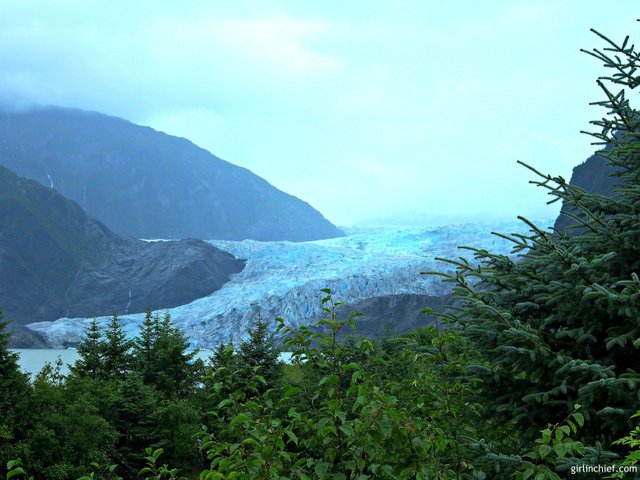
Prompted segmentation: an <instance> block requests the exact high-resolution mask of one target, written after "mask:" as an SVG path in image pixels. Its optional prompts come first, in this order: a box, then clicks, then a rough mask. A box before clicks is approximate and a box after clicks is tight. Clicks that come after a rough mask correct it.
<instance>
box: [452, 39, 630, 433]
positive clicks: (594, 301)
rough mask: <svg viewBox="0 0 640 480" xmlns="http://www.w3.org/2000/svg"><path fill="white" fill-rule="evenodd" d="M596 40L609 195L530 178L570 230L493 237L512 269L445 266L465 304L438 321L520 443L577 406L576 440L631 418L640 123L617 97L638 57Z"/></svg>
mask: <svg viewBox="0 0 640 480" xmlns="http://www.w3.org/2000/svg"><path fill="white" fill-rule="evenodd" d="M602 38H603V39H604V40H605V41H606V42H607V47H606V48H605V49H604V50H594V51H593V52H590V53H591V54H592V55H593V56H595V57H597V58H598V59H600V60H602V61H603V62H604V64H605V67H607V68H609V69H611V70H610V71H612V72H614V73H613V74H612V75H611V76H608V77H602V78H600V79H599V80H598V84H599V85H600V87H601V88H602V90H603V91H604V93H605V97H606V99H605V100H604V101H603V102H600V103H599V105H601V106H603V107H605V108H606V109H607V111H608V116H607V117H605V118H604V119H602V120H600V121H597V122H593V123H594V124H596V125H598V126H600V127H601V128H602V131H601V132H599V133H596V134H594V135H595V137H596V138H597V139H598V140H599V141H600V142H602V143H603V144H604V145H605V146H606V147H607V148H606V149H605V150H603V151H600V152H598V153H599V154H600V155H602V156H604V157H605V158H607V159H608V162H609V164H610V165H612V166H613V167H615V173H614V175H616V176H618V177H619V179H620V185H619V187H618V188H617V189H616V192H615V195H614V196H612V197H608V196H604V195H600V194H595V193H589V192H587V191H585V190H583V189H581V188H579V187H576V186H572V185H569V184H568V183H567V182H566V181H565V180H564V179H563V178H562V177H553V176H550V175H544V174H541V173H540V172H538V171H536V170H534V169H533V168H531V167H529V168H531V170H532V171H533V172H534V173H535V174H536V175H539V177H540V179H539V180H537V181H535V182H532V183H535V184H537V185H539V186H542V187H544V188H546V189H548V190H549V193H550V194H551V195H552V197H553V199H554V201H555V200H561V201H563V202H564V206H565V208H564V214H565V215H569V216H570V217H571V219H572V221H573V222H574V223H575V227H576V228H574V229H573V230H571V231H555V230H553V231H547V230H542V229H540V228H538V227H537V226H536V225H534V224H533V223H531V222H529V221H528V220H526V219H524V218H522V217H521V218H522V220H523V221H525V222H527V223H528V224H529V226H530V227H531V233H530V235H513V236H509V235H500V236H503V237H505V238H508V239H509V240H511V241H512V242H513V243H514V247H515V253H518V255H519V258H518V259H517V260H516V259H513V258H509V257H507V256H504V255H496V254H493V253H490V252H488V251H486V250H478V249H470V250H472V251H473V252H474V256H475V258H476V260H478V261H479V265H478V266H473V265H472V264H471V263H470V262H468V261H467V260H465V259H462V260H446V261H447V262H448V263H450V264H453V265H454V266H455V267H456V268H457V271H456V273H455V274H453V275H446V276H447V277H448V280H449V281H452V282H455V296H456V297H457V298H458V299H459V300H460V301H461V304H462V306H461V311H460V312H458V313H456V312H451V313H449V314H447V315H446V316H448V317H450V319H452V320H454V321H456V322H459V323H460V324H462V325H463V328H464V332H465V334H466V336H467V337H468V338H469V339H471V340H472V341H473V342H474V343H475V344H476V345H477V347H478V349H479V351H481V352H483V354H484V356H485V359H486V362H487V366H486V368H485V367H484V366H482V368H481V369H480V370H479V371H480V377H481V378H482V381H483V385H484V391H485V396H486V398H485V403H486V404H487V405H489V406H490V412H491V414H492V415H496V416H497V418H499V419H502V421H503V422H504V424H507V425H508V424H509V422H512V421H514V422H516V426H517V428H519V429H521V431H522V432H523V433H525V437H528V436H529V434H533V435H535V432H536V431H537V428H538V426H541V425H545V424H547V423H552V424H554V423H557V422H561V421H562V419H563V418H567V417H568V416H569V415H570V414H571V412H572V411H573V408H574V404H576V403H578V404H581V405H583V407H582V410H581V412H582V413H583V414H584V416H585V418H586V421H587V424H588V426H589V428H588V429H585V430H583V431H582V439H584V440H586V441H589V442H602V443H603V444H604V445H609V444H610V443H611V441H613V440H614V439H616V438H619V437H620V436H622V435H623V434H624V433H625V432H626V431H628V428H629V426H628V419H629V417H630V416H631V414H632V413H634V412H636V411H637V410H638V409H639V408H640V374H639V373H638V358H639V353H640V352H639V349H640V323H639V319H640V277H639V276H638V274H639V273H640V221H638V218H639V217H638V215H639V213H640V115H638V114H637V112H636V111H635V110H633V109H632V108H631V106H630V103H629V100H628V99H627V98H626V93H627V92H628V90H631V89H633V88H635V87H636V86H638V85H640V76H639V75H637V72H636V69H637V67H638V66H640V56H639V55H638V53H636V52H635V51H634V49H633V47H630V46H629V45H628V38H627V39H626V40H625V41H624V42H623V43H622V44H621V45H618V44H616V43H614V42H612V41H610V40H609V39H607V38H605V37H602ZM611 85H614V86H616V85H618V86H622V88H623V89H622V90H621V91H620V92H617V93H614V92H612V91H611V90H610V88H611Z"/></svg>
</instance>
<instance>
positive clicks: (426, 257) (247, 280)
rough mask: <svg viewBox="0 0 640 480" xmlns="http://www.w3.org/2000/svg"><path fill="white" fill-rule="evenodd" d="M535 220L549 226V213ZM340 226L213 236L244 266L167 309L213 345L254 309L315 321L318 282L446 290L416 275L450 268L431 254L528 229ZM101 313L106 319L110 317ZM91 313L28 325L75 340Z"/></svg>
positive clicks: (367, 293) (369, 293)
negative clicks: (207, 291) (283, 236)
mask: <svg viewBox="0 0 640 480" xmlns="http://www.w3.org/2000/svg"><path fill="white" fill-rule="evenodd" d="M536 224H537V225H538V226H539V227H540V228H548V227H549V226H550V225H551V224H552V221H542V222H536ZM345 230H346V233H347V235H346V236H345V237H340V238H333V239H328V240H317V241H311V242H301V243H293V242H286V241H278V242H260V241H256V240H243V241H221V240H213V241H210V243H211V244H212V245H214V246H216V247H218V248H220V249H222V250H225V251H227V252H229V253H231V254H232V255H234V256H235V257H237V258H242V259H245V260H246V262H247V263H246V266H245V268H244V270H242V272H240V273H237V274H235V275H233V276H232V278H231V280H230V281H229V282H228V283H226V284H225V285H224V286H223V287H222V288H221V289H220V290H217V291H215V292H213V293H212V294H211V295H209V296H206V297H203V298H200V299H198V300H195V301H193V302H191V303H189V304H186V305H182V306H179V307H174V308H170V309H167V311H168V312H169V313H170V315H171V318H172V320H173V321H174V322H175V324H176V325H177V326H178V327H180V328H181V329H182V331H183V332H184V333H185V334H186V335H188V337H189V339H190V342H191V346H192V347H194V348H212V347H215V346H216V345H217V344H219V343H220V342H228V341H236V342H237V341H239V340H241V339H242V338H244V336H245V334H246V331H247V327H248V326H250V325H251V324H252V322H253V321H254V319H255V318H256V316H257V315H258V313H259V314H260V315H261V317H262V318H263V319H265V320H268V321H270V320H273V319H275V318H277V317H283V318H284V319H285V320H286V321H287V323H288V324H289V325H294V326H297V325H302V324H309V323H312V322H313V321H315V320H317V319H319V318H321V316H322V310H321V301H320V300H321V297H322V296H323V294H322V293H321V292H320V290H321V289H323V288H329V289H331V290H332V292H333V296H334V299H335V300H336V301H342V302H346V303H347V304H350V303H355V302H358V301H361V300H365V299H368V298H372V297H377V296H382V295H394V294H423V295H432V296H440V295H446V294H447V293H449V292H450V290H451V285H450V284H448V283H445V282H443V281H442V280H441V278H440V277H438V276H434V275H421V272H424V271H433V270H437V271H443V270H449V271H450V270H451V269H450V268H448V267H447V265H446V264H444V263H442V262H439V261H436V260H435V258H436V257H445V258H457V257H459V256H464V257H467V258H469V259H471V256H472V255H471V253H470V252H468V251H461V250H459V249H458V247H459V246H462V245H465V246H471V247H477V248H484V249H487V250H489V251H492V252H494V253H500V254H511V253H512V248H513V243H511V242H509V241H507V240H505V239H503V238H500V237H498V236H496V235H493V234H492V233H491V232H492V231H497V232H501V233H505V234H513V233H519V234H530V227H529V226H528V225H526V224H525V223H524V222H520V221H518V222H501V223H493V224H481V223H478V224H463V225H446V226H435V227H369V228H350V229H345ZM120 318H121V320H122V323H123V325H124V328H125V331H126V333H127V335H128V336H129V337H134V336H136V335H137V334H138V330H139V325H140V323H141V321H142V320H143V318H144V313H137V314H128V315H122V316H121V317H120ZM98 320H99V322H100V323H101V325H106V323H107V322H108V320H109V317H99V318H98ZM90 321H91V319H90V318H66V317H65V318H60V319H58V320H55V321H52V322H36V323H31V324H29V325H28V327H29V328H31V329H33V330H35V331H37V332H40V333H41V334H43V335H44V336H45V338H46V339H47V341H48V342H49V344H50V345H51V346H52V347H58V348H59V347H63V346H67V345H73V344H76V343H78V342H79V341H80V339H81V338H82V336H83V333H84V331H85V329H86V328H87V326H88V325H89V322H90ZM273 327H274V328H275V322H273Z"/></svg>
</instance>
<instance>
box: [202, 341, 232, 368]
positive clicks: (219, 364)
mask: <svg viewBox="0 0 640 480" xmlns="http://www.w3.org/2000/svg"><path fill="white" fill-rule="evenodd" d="M209 364H210V366H211V368H212V369H213V370H214V371H215V370H217V369H219V368H230V369H235V367H236V364H237V358H236V354H235V351H234V349H233V343H229V344H227V345H225V344H224V343H222V342H220V344H219V345H218V346H217V347H216V349H215V350H214V351H213V353H212V354H211V356H210V357H209Z"/></svg>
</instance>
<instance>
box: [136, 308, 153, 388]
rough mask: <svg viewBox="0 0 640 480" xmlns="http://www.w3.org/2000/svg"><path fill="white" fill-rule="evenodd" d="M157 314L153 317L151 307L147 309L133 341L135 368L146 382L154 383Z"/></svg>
mask: <svg viewBox="0 0 640 480" xmlns="http://www.w3.org/2000/svg"><path fill="white" fill-rule="evenodd" d="M158 324H159V319H158V315H157V314H156V316H155V317H154V316H153V314H152V312H151V309H147V312H146V314H145V317H144V321H143V322H142V325H141V326H140V333H139V335H138V336H137V337H136V338H135V339H134V341H133V354H134V361H135V368H136V370H138V371H139V372H140V373H141V374H142V377H143V379H144V381H145V383H147V384H151V383H154V381H155V378H156V374H157V371H156V356H157V351H156V342H157V340H158V334H159V325H158Z"/></svg>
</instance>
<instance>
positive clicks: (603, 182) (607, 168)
mask: <svg viewBox="0 0 640 480" xmlns="http://www.w3.org/2000/svg"><path fill="white" fill-rule="evenodd" d="M610 148H611V146H609V145H608V146H607V147H606V148H605V150H609V149H610ZM615 172H616V169H615V168H614V167H612V166H611V165H609V164H608V163H607V159H606V158H605V157H603V156H602V155H598V154H594V155H591V156H590V157H589V158H587V159H586V160H585V161H584V162H582V163H581V164H580V165H576V166H575V167H574V168H573V172H572V174H571V180H570V181H569V183H570V184H571V185H574V186H576V187H580V188H582V189H583V190H586V191H587V192H592V193H600V194H602V195H606V196H608V197H614V196H616V192H615V188H616V186H618V185H619V184H620V178H619V177H617V176H615V175H614V173H615ZM563 212H567V213H570V214H573V215H576V214H578V212H577V210H576V209H575V208H573V207H569V206H567V205H566V204H563V205H562V210H561V212H560V215H558V218H556V221H555V225H554V227H555V228H556V229H558V230H565V229H566V228H567V227H570V226H571V225H574V224H575V223H576V222H575V220H574V219H572V218H571V217H569V216H567V215H563ZM568 231H569V232H571V231H576V230H575V227H574V229H569V230H568ZM578 231H579V229H578Z"/></svg>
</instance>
